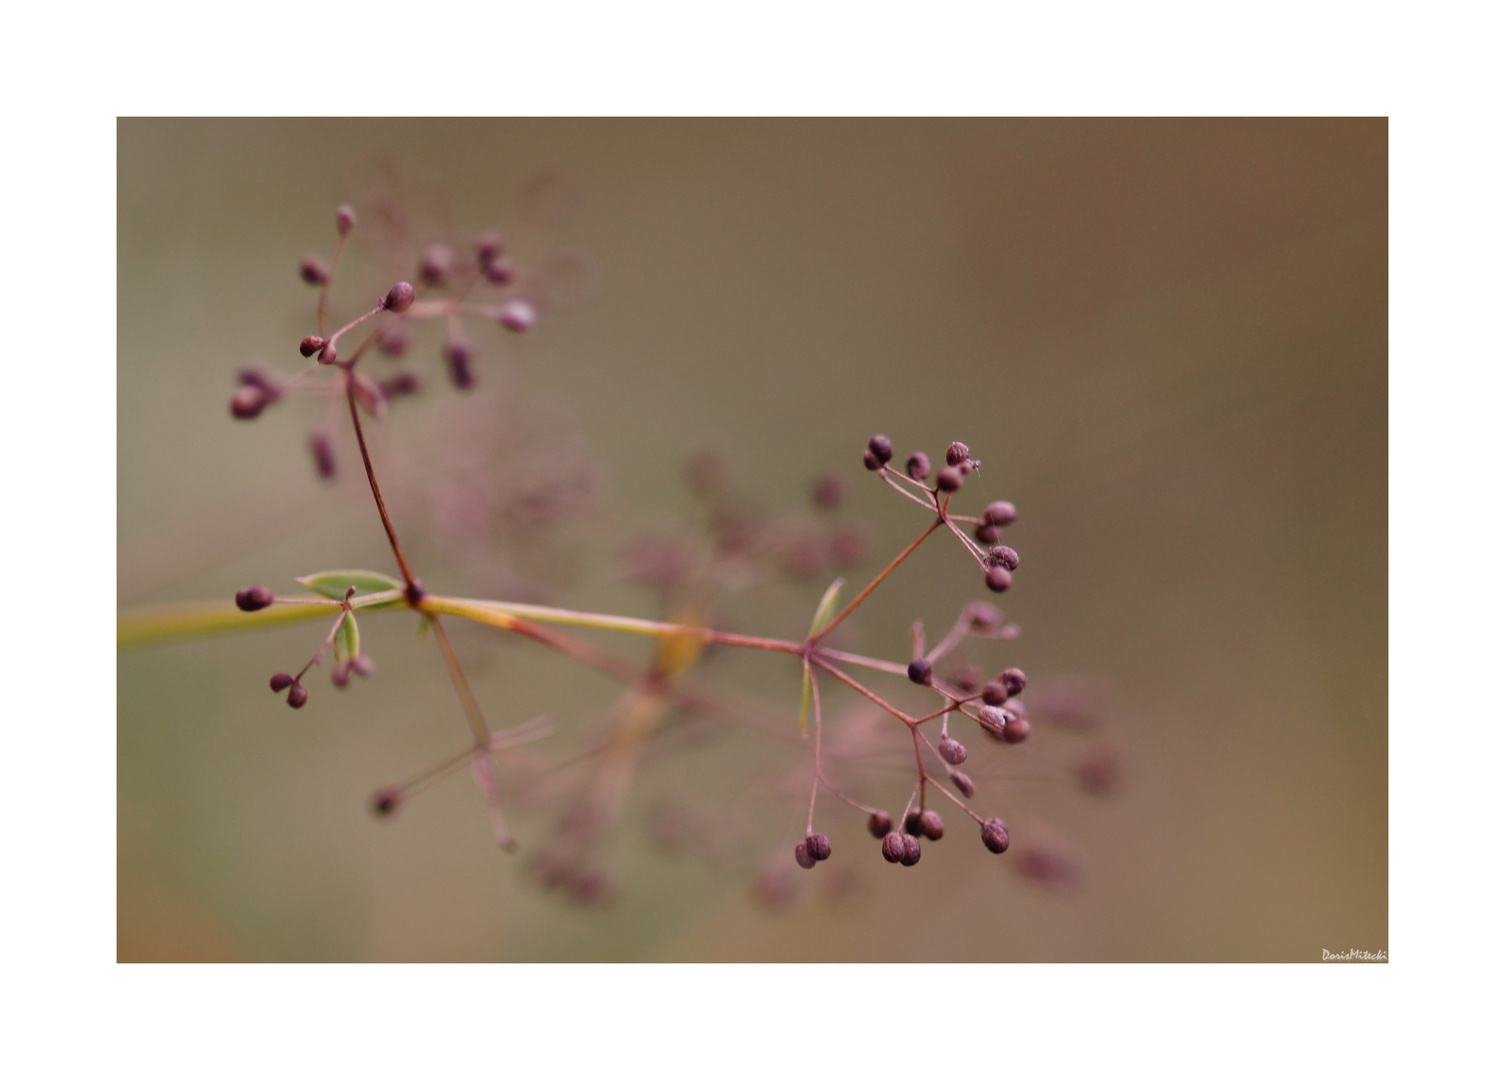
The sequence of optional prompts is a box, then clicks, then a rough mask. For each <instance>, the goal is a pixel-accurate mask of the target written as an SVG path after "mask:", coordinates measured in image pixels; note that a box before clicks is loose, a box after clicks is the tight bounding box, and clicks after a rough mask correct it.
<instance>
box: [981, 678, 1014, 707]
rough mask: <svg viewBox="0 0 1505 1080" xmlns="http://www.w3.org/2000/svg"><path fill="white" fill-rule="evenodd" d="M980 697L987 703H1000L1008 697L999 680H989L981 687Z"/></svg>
mask: <svg viewBox="0 0 1505 1080" xmlns="http://www.w3.org/2000/svg"><path fill="white" fill-rule="evenodd" d="M982 699H983V701H985V702H987V703H988V704H989V705H1002V704H1003V703H1004V702H1005V701H1007V700H1008V699H1009V692H1008V690H1007V689H1006V688H1005V687H1004V685H1003V683H1001V682H990V683H988V685H987V686H984V687H983V688H982Z"/></svg>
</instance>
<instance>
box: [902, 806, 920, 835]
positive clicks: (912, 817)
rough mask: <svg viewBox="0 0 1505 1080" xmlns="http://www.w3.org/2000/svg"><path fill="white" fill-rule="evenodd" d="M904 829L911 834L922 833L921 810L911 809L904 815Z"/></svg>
mask: <svg viewBox="0 0 1505 1080" xmlns="http://www.w3.org/2000/svg"><path fill="white" fill-rule="evenodd" d="M904 831H905V832H906V833H908V834H909V835H910V836H919V835H920V812H919V811H918V810H911V811H909V813H907V814H905V815H904Z"/></svg>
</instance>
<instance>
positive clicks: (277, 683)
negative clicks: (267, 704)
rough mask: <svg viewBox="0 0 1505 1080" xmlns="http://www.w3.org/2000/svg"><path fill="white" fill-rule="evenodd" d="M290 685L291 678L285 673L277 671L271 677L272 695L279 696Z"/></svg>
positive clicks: (291, 683)
mask: <svg viewBox="0 0 1505 1080" xmlns="http://www.w3.org/2000/svg"><path fill="white" fill-rule="evenodd" d="M292 685H293V677H292V676H291V675H289V674H288V673H287V672H285V671H279V672H277V674H275V675H273V676H272V693H274V694H280V693H282V691H284V690H286V689H287V688H288V687H289V686H292Z"/></svg>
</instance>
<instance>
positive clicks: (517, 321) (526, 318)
mask: <svg viewBox="0 0 1505 1080" xmlns="http://www.w3.org/2000/svg"><path fill="white" fill-rule="evenodd" d="M497 321H498V322H500V323H501V324H502V326H503V327H504V328H506V329H508V330H511V331H512V332H513V333H514V334H526V333H527V332H528V331H529V330H532V329H533V324H534V323H536V322H537V321H538V312H537V310H536V309H535V308H534V307H533V305H532V304H530V303H528V301H526V300H508V301H507V302H506V303H505V304H503V305H502V315H501V318H500V319H498V320H497Z"/></svg>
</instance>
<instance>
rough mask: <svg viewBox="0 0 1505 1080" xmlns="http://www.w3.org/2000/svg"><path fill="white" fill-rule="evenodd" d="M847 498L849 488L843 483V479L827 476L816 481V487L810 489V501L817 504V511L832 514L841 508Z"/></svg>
mask: <svg viewBox="0 0 1505 1080" xmlns="http://www.w3.org/2000/svg"><path fill="white" fill-rule="evenodd" d="M846 497H847V486H846V485H845V484H843V483H842V482H841V477H839V476H831V475H829V474H828V475H826V476H822V477H820V478H819V479H818V480H816V481H815V486H814V487H812V488H811V489H810V501H811V502H812V503H814V504H815V508H816V509H817V510H821V511H824V512H826V513H830V512H831V511H833V510H838V509H840V508H841V504H842V501H843V500H845V499H846Z"/></svg>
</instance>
